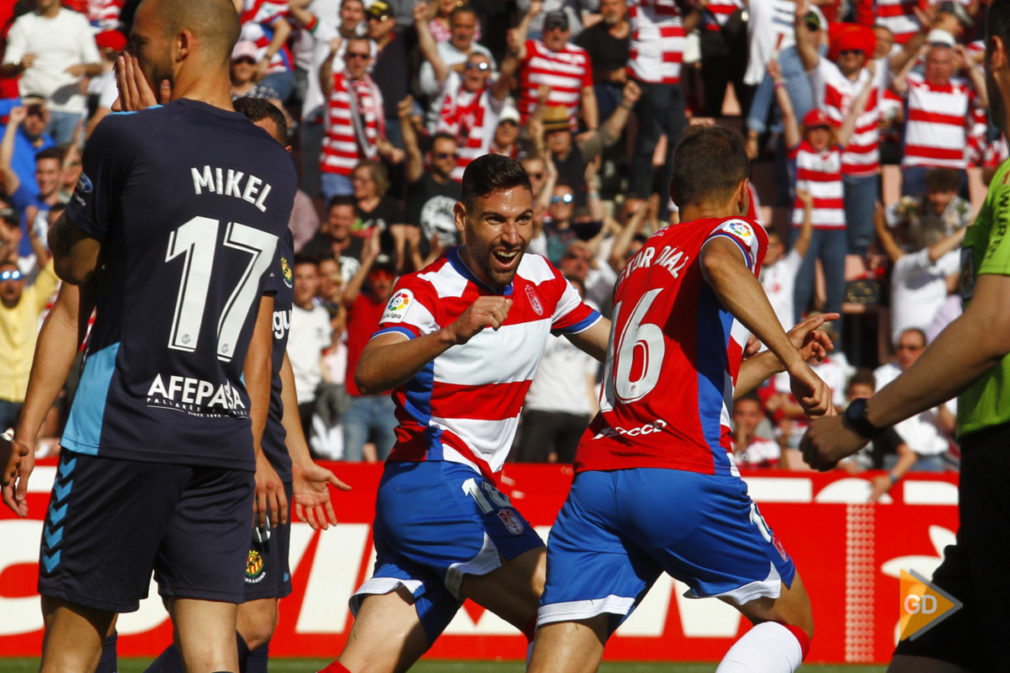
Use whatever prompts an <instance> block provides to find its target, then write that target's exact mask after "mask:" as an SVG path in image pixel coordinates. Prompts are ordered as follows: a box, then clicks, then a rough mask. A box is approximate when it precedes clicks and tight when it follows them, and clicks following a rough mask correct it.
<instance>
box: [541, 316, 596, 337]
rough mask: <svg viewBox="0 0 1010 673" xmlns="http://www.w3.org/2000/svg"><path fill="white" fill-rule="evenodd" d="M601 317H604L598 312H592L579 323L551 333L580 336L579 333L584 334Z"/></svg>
mask: <svg viewBox="0 0 1010 673" xmlns="http://www.w3.org/2000/svg"><path fill="white" fill-rule="evenodd" d="M601 317H602V316H601V315H600V314H599V313H598V312H597V311H592V312H591V313H590V314H589V315H588V316H586V317H585V318H583V319H582V320H580V321H579V322H577V323H574V324H572V325H568V326H566V327H556V328H554V329H552V330H551V331H552V332H554V333H555V334H578V333H579V332H584V331H585V330H587V329H589V328H590V327H592V326H593V325H595V324H596V322H597V321H598V320H599V319H600V318H601Z"/></svg>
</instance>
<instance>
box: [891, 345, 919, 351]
mask: <svg viewBox="0 0 1010 673" xmlns="http://www.w3.org/2000/svg"><path fill="white" fill-rule="evenodd" d="M923 348H925V346H919V345H918V344H898V346H897V347H896V348H895V349H894V350H897V351H921V350H922V349H923Z"/></svg>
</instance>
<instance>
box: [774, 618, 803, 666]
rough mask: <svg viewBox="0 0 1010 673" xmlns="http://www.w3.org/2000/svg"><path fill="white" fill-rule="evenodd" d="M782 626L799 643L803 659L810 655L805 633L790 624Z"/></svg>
mask: <svg viewBox="0 0 1010 673" xmlns="http://www.w3.org/2000/svg"><path fill="white" fill-rule="evenodd" d="M780 623H781V622H780ZM782 626H784V627H786V628H787V629H789V632H790V633H792V634H793V637H795V638H796V640H797V641H799V643H800V649H802V650H803V658H804V659H806V658H807V654H809V653H810V638H808V637H807V633H806V631H804V630H803V629H801V628H800V627H798V626H792V625H791V624H782Z"/></svg>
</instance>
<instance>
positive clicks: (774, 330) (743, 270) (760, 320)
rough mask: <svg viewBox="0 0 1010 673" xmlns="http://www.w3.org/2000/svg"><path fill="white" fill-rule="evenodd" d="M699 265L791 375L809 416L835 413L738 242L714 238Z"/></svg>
mask: <svg viewBox="0 0 1010 673" xmlns="http://www.w3.org/2000/svg"><path fill="white" fill-rule="evenodd" d="M699 263H700V264H701V270H702V274H703V275H704V277H705V280H706V281H707V282H708V284H709V285H710V286H711V288H712V290H713V292H715V295H716V298H717V299H718V300H719V303H720V304H722V306H723V307H725V308H726V310H728V311H729V312H730V313H732V314H733V316H734V317H736V319H737V320H739V321H740V322H741V323H742V324H743V325H744V327H746V328H747V329H749V330H750V331H751V332H752V333H753V334H754V335H755V336H756V337H757V338H758V339H760V340H761V342H762V343H764V344H765V345H766V346H768V349H769V350H771V352H773V353H774V354H775V355H776V356H777V357H778V359H779V360H780V361H781V362H782V365H783V369H784V370H785V371H787V372H788V373H789V379H790V384H791V386H792V388H793V395H794V396H795V397H796V399H797V400H799V402H800V403H801V404H802V405H803V407H804V409H805V410H806V411H807V413H808V414H810V415H820V414H825V413H828V412H830V411H832V406H831V391H830V390H829V389H828V387H827V386H826V385H825V384H824V382H823V381H822V380H821V379H820V378H819V377H818V376H817V374H815V373H814V372H813V370H811V369H810V367H809V366H808V365H807V363H806V362H805V361H804V359H803V355H802V354H801V353H800V352H799V351H798V350H797V349H796V347H795V346H793V345H792V343H790V341H789V337H787V336H786V333H785V332H783V331H782V326H781V325H780V324H779V320H778V318H777V317H776V316H775V311H774V310H772V307H771V304H770V303H769V302H768V297H767V295H766V294H765V291H764V288H762V287H761V284H760V283H759V282H758V280H757V278H755V277H754V274H753V273H751V271H750V269H748V268H747V265H746V264H745V263H744V258H743V253H742V252H741V250H740V248H739V247H737V245H736V243H734V242H732V241H730V240H729V239H727V238H725V237H716V238H713V239H712V240H710V241H708V243H706V244H705V246H704V247H703V248H702V250H701V254H700V256H699Z"/></svg>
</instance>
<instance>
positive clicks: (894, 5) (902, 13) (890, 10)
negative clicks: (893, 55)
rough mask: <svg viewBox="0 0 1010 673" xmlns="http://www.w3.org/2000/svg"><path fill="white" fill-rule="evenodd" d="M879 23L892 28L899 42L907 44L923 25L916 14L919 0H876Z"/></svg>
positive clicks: (896, 40) (895, 39)
mask: <svg viewBox="0 0 1010 673" xmlns="http://www.w3.org/2000/svg"><path fill="white" fill-rule="evenodd" d="M876 6H877V8H876V14H877V23H878V24H879V25H881V26H884V27H885V28H888V29H890V31H891V33H893V34H894V41H895V42H896V43H897V44H905V43H906V42H908V41H909V40H910V39H912V37H913V36H914V35H915V34H916V33H918V32H919V31H920V30H921V29H922V27H921V26H920V25H919V19H917V18H916V16H915V8H916V7H918V6H919V3H918V0H876Z"/></svg>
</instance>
